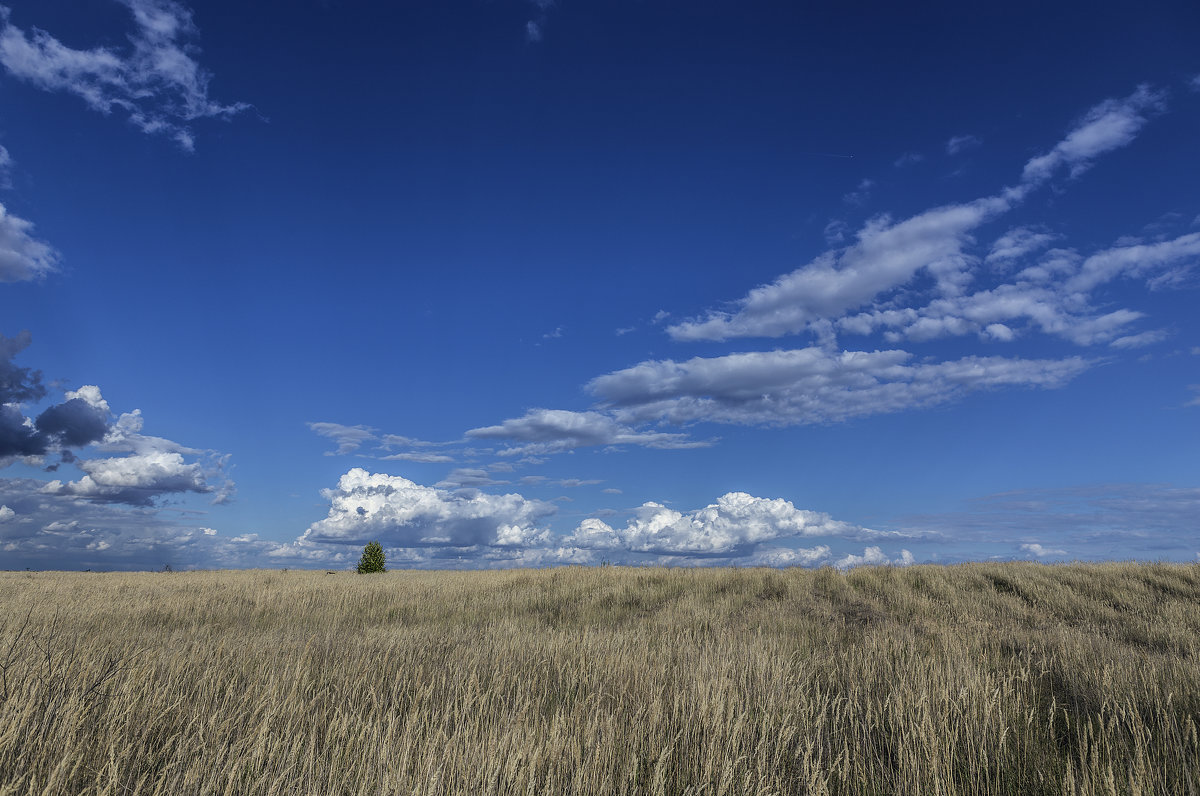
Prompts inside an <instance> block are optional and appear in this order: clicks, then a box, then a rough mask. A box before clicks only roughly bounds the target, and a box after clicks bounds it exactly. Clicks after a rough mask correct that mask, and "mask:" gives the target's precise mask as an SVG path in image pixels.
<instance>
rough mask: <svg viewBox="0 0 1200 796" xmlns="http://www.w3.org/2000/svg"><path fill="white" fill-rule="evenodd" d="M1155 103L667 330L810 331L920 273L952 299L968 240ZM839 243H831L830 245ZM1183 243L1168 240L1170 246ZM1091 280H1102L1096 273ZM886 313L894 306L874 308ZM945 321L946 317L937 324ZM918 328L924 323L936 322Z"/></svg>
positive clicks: (1129, 127) (885, 222) (1031, 235)
mask: <svg viewBox="0 0 1200 796" xmlns="http://www.w3.org/2000/svg"><path fill="white" fill-rule="evenodd" d="M1161 107H1162V97H1161V95H1160V94H1158V93H1156V92H1154V91H1152V90H1150V89H1149V88H1146V87H1142V88H1139V89H1138V90H1137V91H1136V92H1134V94H1133V95H1131V96H1130V97H1127V98H1125V99H1120V100H1107V101H1105V102H1102V103H1100V104H1099V105H1097V106H1095V107H1094V108H1092V109H1091V111H1089V112H1088V113H1087V114H1086V115H1085V116H1084V118H1083V120H1082V121H1081V122H1080V123H1079V124H1077V125H1076V126H1075V127H1074V128H1073V129H1072V130H1071V131H1070V132H1069V133H1068V134H1067V135H1066V136H1065V137H1064V138H1063V139H1062V140H1061V141H1060V142H1059V143H1058V144H1057V145H1056V146H1055V147H1054V148H1053V149H1052V150H1051V151H1050V152H1048V153H1047V154H1045V155H1042V156H1039V157H1037V158H1033V159H1032V160H1030V161H1029V162H1028V163H1027V164H1026V166H1025V168H1024V171H1023V173H1022V178H1021V181H1020V184H1019V185H1018V186H1017V187H1014V188H1006V189H1004V190H1002V191H1001V192H1000V193H999V194H998V195H996V196H991V197H984V198H981V199H976V200H975V201H972V202H965V203H960V204H951V205H946V206H943V207H937V208H933V209H931V210H927V211H925V212H923V213H919V214H917V215H915V216H912V217H911V218H907V219H905V220H902V221H898V222H894V221H893V220H892V219H891V218H889V217H888V216H879V217H876V218H873V219H871V220H870V221H868V222H867V223H866V224H865V225H864V226H863V228H862V229H861V230H860V231H859V232H858V234H857V240H856V241H855V242H854V243H852V244H851V245H849V246H847V247H845V248H841V249H830V250H828V251H826V252H824V253H822V254H821V255H819V256H818V257H816V258H814V259H813V260H812V261H811V262H809V263H808V264H807V265H805V266H803V267H801V268H798V269H797V270H795V271H793V272H791V273H789V274H785V275H784V276H781V277H779V278H778V279H776V280H775V281H774V282H771V283H770V284H766V285H762V286H760V287H756V288H754V289H753V290H751V291H750V292H749V293H748V294H747V295H746V296H744V297H743V298H741V299H739V300H738V301H736V302H735V306H734V310H733V311H710V312H709V313H708V314H707V315H705V316H704V317H702V318H699V319H692V320H687V321H683V322H681V323H677V324H674V325H672V326H670V327H668V329H667V331H668V333H669V334H670V335H671V337H672V338H673V339H676V340H692V341H694V340H726V339H730V338H739V337H781V336H783V335H788V334H798V333H801V332H804V331H818V328H817V327H819V326H820V324H821V323H824V322H828V321H830V320H838V319H843V317H844V316H845V314H846V313H848V312H851V311H854V310H859V309H861V308H864V307H867V306H868V305H871V304H872V303H874V302H876V301H877V300H878V299H879V298H880V297H881V295H883V294H886V293H888V292H889V291H894V290H896V289H898V288H901V287H907V286H909V285H910V283H911V282H912V281H913V280H914V277H916V276H917V275H918V274H925V275H928V276H929V277H931V278H932V280H933V281H934V282H935V283H936V288H937V291H938V293H939V294H940V295H941V297H942V298H954V297H956V296H960V295H962V294H963V292H964V289H965V287H966V285H967V284H968V283H969V282H970V281H971V280H972V279H973V278H974V276H975V274H974V271H975V267H976V265H977V263H978V261H979V258H978V256H976V255H974V254H972V253H971V252H970V251H969V250H968V247H970V246H972V245H973V244H974V243H975V240H974V237H973V236H974V235H975V234H976V231H977V230H978V229H979V228H980V227H981V226H982V225H983V224H985V223H987V222H990V221H993V220H995V219H996V218H998V217H999V216H1001V215H1003V214H1004V213H1006V212H1008V211H1009V210H1010V209H1011V208H1012V207H1013V206H1014V205H1015V204H1016V203H1018V202H1020V201H1021V200H1023V199H1024V198H1025V197H1026V196H1027V195H1028V194H1029V192H1030V191H1032V190H1033V189H1035V188H1037V187H1038V186H1040V185H1042V184H1044V183H1045V182H1047V181H1048V180H1049V179H1050V178H1051V177H1052V176H1053V175H1054V174H1055V173H1056V172H1057V171H1058V170H1059V169H1060V168H1065V169H1067V170H1068V173H1069V174H1070V175H1071V176H1072V177H1075V176H1078V175H1079V174H1081V173H1083V172H1084V171H1085V170H1086V169H1087V168H1088V167H1089V166H1090V165H1091V163H1092V162H1093V161H1094V159H1095V158H1096V157H1098V156H1099V155H1101V154H1104V153H1106V152H1109V151H1112V150H1114V149H1117V148H1119V147H1122V146H1125V145H1127V144H1129V143H1130V142H1131V141H1132V140H1133V139H1134V137H1135V136H1136V135H1137V133H1138V131H1139V130H1140V129H1141V128H1142V126H1143V125H1144V124H1145V123H1146V121H1147V119H1148V117H1149V114H1150V113H1151V112H1153V111H1155V110H1157V109H1159V108H1161ZM957 140H958V139H951V141H952V142H954V141H957ZM959 145H960V146H961V145H963V142H960V144H959ZM1047 235H1048V233H1038V232H1033V231H1031V230H1028V229H1018V230H1013V231H1010V233H1009V234H1008V235H1006V236H1004V237H1002V238H1001V239H999V240H998V241H996V244H995V245H994V246H993V248H992V251H991V252H990V257H991V261H992V263H993V264H1003V263H1005V262H1007V261H1011V260H1012V259H1014V258H1016V257H1019V256H1023V255H1024V254H1027V253H1029V252H1031V251H1034V250H1036V249H1037V248H1039V247H1042V246H1044V245H1046V244H1047V243H1049V242H1050V238H1048V237H1047ZM840 237H841V235H840V234H839V235H838V236H837V238H836V240H837V241H838V242H840ZM831 240H834V238H831ZM1160 245H1161V244H1160ZM1181 245H1183V244H1179V243H1176V244H1175V248H1179V247H1180V246H1181ZM1147 248H1149V247H1142V250H1139V251H1137V252H1131V253H1130V254H1131V256H1132V257H1136V258H1139V259H1141V260H1145V259H1146V258H1148V257H1152V256H1153V253H1152V252H1150V251H1147V250H1146V249H1147ZM1167 248H1170V247H1167ZM1163 256H1165V254H1164V255H1163ZM1101 265H1102V263H1099V262H1097V263H1093V264H1092V265H1090V266H1089V265H1088V264H1086V263H1085V265H1084V271H1083V272H1081V273H1079V274H1077V275H1076V279H1083V280H1086V279H1087V278H1089V274H1090V272H1091V270H1095V269H1098V268H1100V267H1101ZM1096 278H1097V279H1100V280H1101V281H1102V280H1103V276H1102V275H1097V277H1096ZM1069 289H1070V290H1072V291H1075V290H1077V288H1074V287H1070V288H1069ZM909 300H911V299H909ZM884 309H888V310H895V309H896V308H895V307H891V306H889V307H878V306H877V307H875V308H874V310H876V311H883V310H884ZM898 311H903V310H898ZM951 321H952V319H951V318H950V317H949V316H947V317H946V318H945V319H944V320H943V322H951ZM923 324H924V325H926V326H929V325H930V324H934V321H932V320H926V321H923ZM961 328H967V327H966V326H965V325H962V326H961ZM932 331H933V333H932V334H927V333H924V332H922V334H924V335H925V336H926V337H929V336H938V335H940V334H944V333H947V332H946V331H942V330H940V329H936V328H935V329H933V330H932ZM948 331H949V333H961V332H957V331H955V330H954V329H950V330H948Z"/></svg>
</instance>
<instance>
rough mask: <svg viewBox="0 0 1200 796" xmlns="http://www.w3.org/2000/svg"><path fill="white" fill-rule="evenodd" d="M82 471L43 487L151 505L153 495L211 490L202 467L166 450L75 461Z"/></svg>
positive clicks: (89, 497) (60, 492)
mask: <svg viewBox="0 0 1200 796" xmlns="http://www.w3.org/2000/svg"><path fill="white" fill-rule="evenodd" d="M75 464H76V466H78V467H79V468H80V469H81V470H83V472H84V473H85V475H84V477H83V478H81V479H80V480H78V481H73V482H69V483H63V482H62V481H57V480H56V481H51V482H49V483H48V484H46V487H45V491H46V492H47V493H48V494H52V495H69V496H72V497H80V498H85V499H87V500H92V501H97V502H103V503H126V504H128V505H131V506H151V505H153V504H154V501H155V500H156V499H159V498H162V497H165V496H168V495H177V494H182V493H185V492H197V493H210V492H214V491H216V490H215V487H213V486H212V485H210V484H209V483H208V482H207V475H208V474H207V473H206V472H205V469H204V468H203V467H202V466H201V465H200V464H199V463H197V462H191V463H188V462H186V461H184V458H183V455H182V454H179V453H175V452H168V451H152V452H149V453H141V454H133V455H131V456H120V457H114V458H111V459H86V460H82V459H81V460H78V461H76V463H75Z"/></svg>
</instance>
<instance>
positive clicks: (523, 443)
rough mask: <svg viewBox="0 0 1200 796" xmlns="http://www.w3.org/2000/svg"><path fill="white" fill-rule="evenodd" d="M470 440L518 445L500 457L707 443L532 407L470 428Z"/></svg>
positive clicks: (592, 415) (598, 416) (596, 415)
mask: <svg viewBox="0 0 1200 796" xmlns="http://www.w3.org/2000/svg"><path fill="white" fill-rule="evenodd" d="M466 436H467V437H468V438H471V439H499V440H511V441H513V442H515V443H517V444H514V445H512V446H510V447H507V448H504V449H502V450H500V451H499V454H500V455H501V456H519V455H528V454H545V453H560V452H562V451H567V450H573V449H575V448H584V447H593V446H597V445H641V446H644V447H647V448H671V449H678V448H698V447H705V446H707V445H710V444H711V443H710V442H706V441H702V440H693V439H690V438H688V436H687V435H686V434H678V433H668V432H660V431H636V430H634V429H633V428H631V427H629V426H626V425H622V424H620V423H618V422H617V421H616V420H614V419H613V418H612V417H611V416H610V415H608V414H605V413H602V412H594V411H592V412H572V411H568V410H565V409H531V410H529V411H528V412H526V413H525V414H524V415H523V416H521V417H518V418H511V419H509V420H505V421H504V422H503V423H501V424H499V425H495V426H485V427H482V428H473V429H471V430H470V431H468V432H467V434H466Z"/></svg>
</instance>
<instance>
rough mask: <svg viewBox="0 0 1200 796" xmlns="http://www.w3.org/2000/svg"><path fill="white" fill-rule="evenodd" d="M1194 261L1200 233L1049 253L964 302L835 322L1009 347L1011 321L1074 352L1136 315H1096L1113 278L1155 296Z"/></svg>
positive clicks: (896, 334) (864, 330)
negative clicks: (1096, 301)
mask: <svg viewBox="0 0 1200 796" xmlns="http://www.w3.org/2000/svg"><path fill="white" fill-rule="evenodd" d="M1198 257H1200V233H1191V234H1188V235H1182V236H1180V237H1178V238H1174V239H1171V240H1166V241H1161V242H1158V243H1154V244H1141V243H1136V242H1135V243H1126V244H1124V245H1119V246H1113V247H1110V248H1108V249H1104V250H1101V251H1099V252H1096V253H1095V254H1092V255H1091V256H1089V257H1087V258H1081V257H1080V256H1079V255H1078V254H1077V253H1075V252H1072V251H1067V250H1061V249H1054V250H1051V251H1049V252H1047V253H1046V254H1045V255H1044V256H1043V258H1042V259H1041V261H1040V262H1038V263H1037V264H1035V265H1032V266H1030V267H1028V268H1025V269H1024V270H1022V271H1021V272H1020V273H1018V274H1017V275H1016V279H1015V281H1013V282H1010V283H1005V284H999V285H996V286H995V287H992V288H990V289H987V290H981V291H978V292H976V293H974V294H970V295H961V296H944V297H940V298H936V299H934V300H932V301H930V302H929V303H928V304H926V305H924V306H920V307H905V308H887V309H874V310H872V311H869V312H864V313H859V314H858V315H853V316H848V317H845V318H842V319H840V320H839V321H838V322H837V328H838V329H839V330H840V331H843V332H850V333H854V334H869V333H871V332H873V331H875V330H876V329H878V328H884V329H887V330H888V332H887V333H886V334H885V338H886V339H888V340H889V341H892V342H896V341H899V340H901V339H904V338H908V339H911V340H918V341H921V340H929V339H932V338H935V337H942V336H947V335H963V334H979V335H981V336H982V337H984V338H985V339H992V340H997V341H1008V340H1012V339H1015V338H1016V337H1017V334H1016V332H1017V330H1016V329H1014V328H1013V324H1014V322H1016V321H1025V322H1027V323H1028V324H1030V325H1031V326H1034V327H1036V328H1038V329H1039V330H1040V331H1042V332H1043V333H1045V334H1051V335H1056V336H1059V337H1063V338H1065V339H1067V340H1070V341H1072V342H1074V343H1077V344H1079V345H1093V344H1096V343H1105V342H1110V341H1113V340H1115V339H1116V338H1118V337H1120V336H1121V333H1122V331H1123V330H1124V328H1125V327H1126V326H1128V325H1129V324H1130V323H1133V322H1134V321H1137V320H1138V319H1140V318H1142V317H1143V315H1142V313H1140V312H1137V311H1134V310H1129V309H1116V310H1112V311H1110V312H1107V313H1104V314H1099V313H1097V311H1096V310H1095V309H1094V307H1093V306H1092V304H1091V301H1092V296H1091V293H1092V292H1094V291H1096V290H1098V289H1099V288H1100V287H1102V286H1104V285H1105V284H1107V283H1108V282H1111V281H1114V280H1116V279H1118V278H1132V277H1142V278H1145V279H1146V286H1147V287H1148V288H1150V289H1154V288H1155V286H1156V285H1158V284H1161V281H1162V279H1163V278H1164V276H1166V275H1169V276H1171V277H1172V278H1173V279H1174V280H1176V281H1181V280H1182V278H1183V277H1184V276H1185V275H1186V274H1188V273H1189V272H1190V270H1191V269H1192V268H1193V266H1194V263H1195V261H1196V260H1197V258H1198ZM1160 334H1162V333H1160V332H1146V333H1144V334H1142V335H1127V336H1124V337H1122V338H1121V339H1124V340H1126V342H1125V343H1121V344H1116V343H1114V345H1117V347H1133V346H1135V345H1138V344H1141V345H1145V344H1148V343H1150V342H1155V341H1157V339H1161V338H1159V337H1158V335H1160Z"/></svg>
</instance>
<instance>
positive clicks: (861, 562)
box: [834, 547, 916, 569]
mask: <svg viewBox="0 0 1200 796" xmlns="http://www.w3.org/2000/svg"><path fill="white" fill-rule="evenodd" d="M915 563H916V559H915V558H914V557H913V554H912V553H910V552H909V551H908V550H901V551H900V555H898V556H897V557H896V558H888V557H887V556H886V555H884V552H883V550H882V548H879V547H868V548H866V549H865V550H863V551H862V555H855V554H854V553H848V554H847V555H846V556H844V557H843V558H839V559H838V560H837V561H836V562H834V566H835V567H837V568H838V569H850V568H851V567H861V566H883V565H885V564H890V565H892V566H899V567H907V566H910V565H912V564H915Z"/></svg>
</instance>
